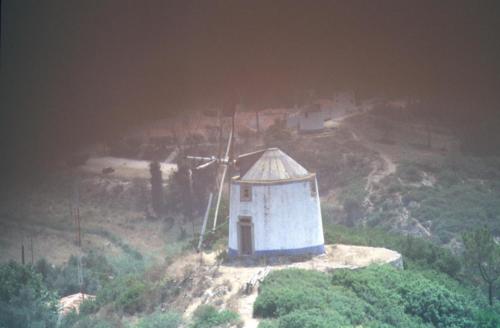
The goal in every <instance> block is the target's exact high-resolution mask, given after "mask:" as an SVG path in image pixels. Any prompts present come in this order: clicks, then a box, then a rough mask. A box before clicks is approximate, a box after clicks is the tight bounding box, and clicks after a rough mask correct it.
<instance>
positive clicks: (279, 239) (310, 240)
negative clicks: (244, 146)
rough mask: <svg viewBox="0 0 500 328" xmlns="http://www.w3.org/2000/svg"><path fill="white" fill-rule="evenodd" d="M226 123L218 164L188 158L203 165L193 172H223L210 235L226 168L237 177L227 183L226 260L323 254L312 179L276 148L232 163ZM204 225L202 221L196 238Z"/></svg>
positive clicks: (315, 186) (216, 161) (318, 203)
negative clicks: (209, 168) (217, 166)
mask: <svg viewBox="0 0 500 328" xmlns="http://www.w3.org/2000/svg"><path fill="white" fill-rule="evenodd" d="M232 122H233V124H232V128H231V132H230V134H229V140H228V144H227V147H226V152H225V154H224V156H223V157H222V158H217V157H215V156H212V157H195V156H188V158H191V159H195V160H201V161H204V162H205V163H203V164H201V165H199V166H198V167H197V169H203V168H205V167H207V166H209V165H212V164H214V163H219V164H220V165H222V166H223V172H222V179H221V181H220V185H219V189H218V193H217V203H216V207H215V217H214V223H213V229H215V227H216V224H217V215H218V210H219V206H220V200H221V197H222V189H223V185H224V182H225V177H226V174H227V170H228V167H229V166H233V167H234V168H235V169H236V170H235V172H236V171H239V175H237V174H236V175H235V176H233V177H232V178H231V182H230V196H229V238H228V255H229V256H230V257H237V256H256V257H258V256H277V255H306V254H311V255H315V254H322V253H324V250H325V248H324V237H323V225H322V218H321V205H320V200H319V195H318V187H317V180H316V174H315V173H311V172H308V171H307V170H306V169H305V168H304V167H302V166H301V165H300V164H299V163H297V162H296V161H295V160H294V159H292V158H291V157H290V156H288V155H287V154H285V153H284V152H283V151H281V150H280V149H278V148H268V149H265V150H260V151H257V152H252V153H248V154H244V155H240V156H238V157H234V154H233V151H232V146H233V137H234V136H233V133H234V115H233V118H232ZM209 203H210V201H209ZM209 206H210V205H209ZM207 213H208V211H207ZM206 219H207V216H205V220H204V224H203V226H204V227H203V228H202V234H201V235H203V233H204V228H205V226H206ZM199 245H201V239H200V244H199Z"/></svg>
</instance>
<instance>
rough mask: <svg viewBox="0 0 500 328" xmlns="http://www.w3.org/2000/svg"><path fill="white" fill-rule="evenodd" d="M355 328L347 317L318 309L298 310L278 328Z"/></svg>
mask: <svg viewBox="0 0 500 328" xmlns="http://www.w3.org/2000/svg"><path fill="white" fill-rule="evenodd" d="M345 327H354V326H352V325H350V324H349V321H348V320H346V318H345V317H343V316H341V315H339V314H338V313H337V312H334V311H324V310H318V309H309V310H296V311H293V312H290V313H288V314H286V315H284V316H282V317H280V319H279V321H278V328H345Z"/></svg>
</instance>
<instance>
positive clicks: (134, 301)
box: [96, 275, 151, 314]
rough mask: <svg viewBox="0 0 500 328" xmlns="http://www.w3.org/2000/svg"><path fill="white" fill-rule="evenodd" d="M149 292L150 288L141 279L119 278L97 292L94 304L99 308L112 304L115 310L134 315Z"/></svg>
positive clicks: (129, 276)
mask: <svg viewBox="0 0 500 328" xmlns="http://www.w3.org/2000/svg"><path fill="white" fill-rule="evenodd" d="M150 290H151V286H149V284H147V283H146V282H143V279H142V278H141V277H138V276H134V275H126V276H121V277H118V278H116V279H114V280H112V281H111V282H109V283H108V284H107V285H105V286H104V287H103V288H102V289H100V290H99V291H98V293H97V295H96V302H97V304H98V305H99V306H102V305H104V304H109V303H112V304H113V305H114V308H115V310H117V311H123V312H126V313H128V314H134V313H136V312H140V311H141V310H142V309H143V307H144V304H145V302H144V298H145V296H146V295H147V293H148V292H149V291H150Z"/></svg>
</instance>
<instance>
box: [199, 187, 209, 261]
mask: <svg viewBox="0 0 500 328" xmlns="http://www.w3.org/2000/svg"><path fill="white" fill-rule="evenodd" d="M212 196H213V194H212V193H210V195H209V196H208V205H207V209H206V210H205V216H204V217H203V225H202V227H201V233H200V240H199V241H198V247H196V250H197V251H198V252H199V251H200V250H201V245H202V243H203V236H204V235H205V229H206V228H207V221H208V214H209V212H210V207H211V205H212Z"/></svg>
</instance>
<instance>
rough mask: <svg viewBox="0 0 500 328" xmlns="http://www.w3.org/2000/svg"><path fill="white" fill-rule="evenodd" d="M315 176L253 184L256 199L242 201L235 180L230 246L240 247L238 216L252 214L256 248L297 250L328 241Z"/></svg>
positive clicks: (231, 204)
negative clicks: (312, 187)
mask: <svg viewBox="0 0 500 328" xmlns="http://www.w3.org/2000/svg"><path fill="white" fill-rule="evenodd" d="M310 183H314V184H316V190H317V182H316V179H315V178H311V179H307V180H302V181H294V182H288V183H281V184H253V185H252V201H250V202H241V201H240V184H239V183H236V182H232V184H231V196H230V197H231V199H230V208H229V248H230V249H232V250H238V248H239V245H238V218H239V216H250V217H251V218H252V223H253V229H254V230H253V237H254V243H253V245H254V251H257V252H258V251H269V250H271V251H272V250H293V249H300V248H306V247H313V246H318V245H323V244H324V238H323V225H322V220H321V208H320V201H319V196H318V194H317V192H316V195H315V196H312V195H311V187H310Z"/></svg>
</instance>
